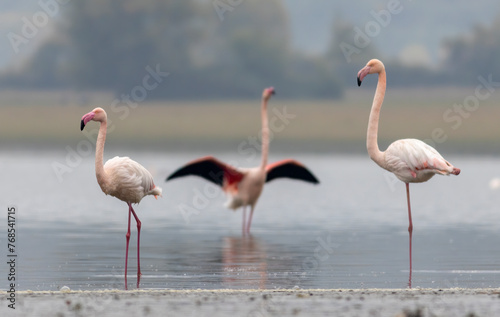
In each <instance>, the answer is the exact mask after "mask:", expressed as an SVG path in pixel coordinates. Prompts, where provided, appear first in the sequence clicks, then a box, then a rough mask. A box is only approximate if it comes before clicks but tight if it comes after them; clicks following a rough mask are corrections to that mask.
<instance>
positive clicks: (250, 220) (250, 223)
mask: <svg viewBox="0 0 500 317" xmlns="http://www.w3.org/2000/svg"><path fill="white" fill-rule="evenodd" d="M254 207H255V206H253V205H252V207H251V209H250V216H248V224H247V230H246V232H247V233H250V226H251V225H252V217H253V209H254Z"/></svg>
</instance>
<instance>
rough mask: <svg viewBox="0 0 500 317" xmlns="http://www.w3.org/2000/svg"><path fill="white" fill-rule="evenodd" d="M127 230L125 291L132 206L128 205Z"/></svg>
mask: <svg viewBox="0 0 500 317" xmlns="http://www.w3.org/2000/svg"><path fill="white" fill-rule="evenodd" d="M128 206H129V207H128V230H127V234H126V235H125V238H126V239H127V248H126V249H125V289H127V267H128V243H129V241H130V215H131V211H132V206H131V205H130V204H129V205H128Z"/></svg>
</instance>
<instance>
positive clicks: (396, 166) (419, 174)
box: [358, 59, 460, 288]
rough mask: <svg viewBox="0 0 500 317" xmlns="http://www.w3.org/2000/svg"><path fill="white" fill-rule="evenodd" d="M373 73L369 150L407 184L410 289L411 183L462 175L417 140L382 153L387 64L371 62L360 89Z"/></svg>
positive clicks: (362, 75) (360, 74)
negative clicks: (375, 76)
mask: <svg viewBox="0 0 500 317" xmlns="http://www.w3.org/2000/svg"><path fill="white" fill-rule="evenodd" d="M369 74H378V83H377V89H376V91H375V97H374V98H373V104H372V109H371V112H370V119H369V122H368V132H367V136H366V147H367V150H368V154H369V155H370V158H371V159H372V160H373V161H375V163H377V164H378V165H379V166H380V167H382V168H383V169H386V170H388V171H389V172H392V173H394V175H396V177H397V178H398V179H399V180H401V181H402V182H404V183H405V184H406V199H407V201H408V219H409V226H408V233H409V236H410V277H409V281H408V286H409V288H411V272H412V258H411V245H412V233H413V223H412V220H411V207H410V183H422V182H426V181H428V180H429V179H430V178H431V177H432V176H434V175H435V174H440V175H450V174H453V175H458V174H460V169H459V168H456V167H454V166H453V165H451V164H450V163H449V162H448V161H446V160H445V159H444V158H443V157H442V156H441V154H439V153H438V151H436V150H435V149H434V148H433V147H431V146H429V145H427V144H426V143H424V142H422V141H420V140H417V139H401V140H397V141H395V142H393V143H392V144H391V145H389V147H388V148H387V150H385V152H382V151H380V150H379V147H378V143H377V133H378V121H379V115H380V108H381V107H382V103H383V102H384V96H385V88H386V74H385V67H384V64H383V63H382V62H381V61H380V60H378V59H372V60H370V61H369V62H368V64H366V66H365V67H363V68H362V69H361V70H360V71H359V72H358V86H361V83H362V82H363V79H364V78H365V77H366V76H367V75H369Z"/></svg>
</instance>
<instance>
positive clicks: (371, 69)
mask: <svg viewBox="0 0 500 317" xmlns="http://www.w3.org/2000/svg"><path fill="white" fill-rule="evenodd" d="M384 69H385V67H384V64H383V63H382V62H381V61H380V60H378V59H372V60H370V61H369V62H368V64H366V66H365V67H363V68H361V70H360V71H359V72H358V86H361V83H362V82H363V79H365V77H366V75H368V74H375V73H380V72H382V71H383V70H384Z"/></svg>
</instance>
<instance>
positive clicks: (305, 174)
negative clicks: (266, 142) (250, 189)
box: [266, 162, 319, 184]
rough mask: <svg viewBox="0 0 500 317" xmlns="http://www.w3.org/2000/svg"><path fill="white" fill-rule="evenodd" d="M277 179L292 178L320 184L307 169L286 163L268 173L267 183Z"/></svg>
mask: <svg viewBox="0 0 500 317" xmlns="http://www.w3.org/2000/svg"><path fill="white" fill-rule="evenodd" d="M275 178H291V179H298V180H302V181H306V182H310V183H313V184H319V180H318V179H317V178H316V177H315V176H314V175H313V174H312V173H311V172H310V171H309V170H308V169H307V168H305V167H304V166H301V165H297V164H296V163H293V162H289V163H285V164H282V165H279V166H276V167H274V168H272V169H270V170H269V171H268V172H267V176H266V183H267V182H270V181H272V180H273V179H275Z"/></svg>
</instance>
